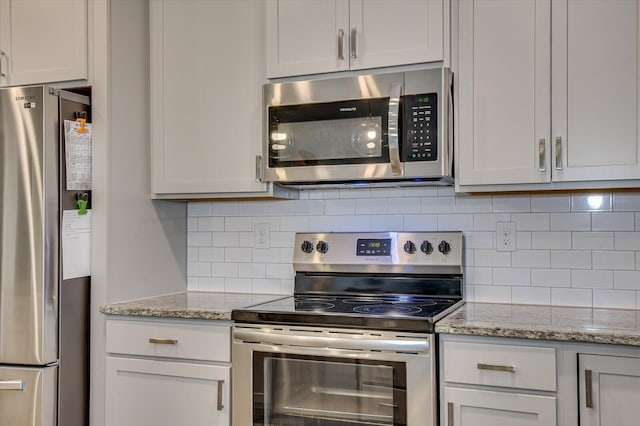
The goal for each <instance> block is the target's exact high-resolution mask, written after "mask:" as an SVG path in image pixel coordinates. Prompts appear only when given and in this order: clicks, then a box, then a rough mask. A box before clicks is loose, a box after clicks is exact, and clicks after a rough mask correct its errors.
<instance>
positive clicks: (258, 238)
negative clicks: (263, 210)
mask: <svg viewBox="0 0 640 426" xmlns="http://www.w3.org/2000/svg"><path fill="white" fill-rule="evenodd" d="M253 248H260V249H265V248H269V224H268V223H256V224H255V225H253Z"/></svg>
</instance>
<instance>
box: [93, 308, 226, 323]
mask: <svg viewBox="0 0 640 426" xmlns="http://www.w3.org/2000/svg"><path fill="white" fill-rule="evenodd" d="M231 311H232V309H229V310H176V309H163V308H155V309H154V308H143V307H139V308H133V307H132V308H125V307H118V306H113V305H105V306H101V307H100V312H101V313H103V314H106V315H122V316H134V317H156V318H183V319H210V320H227V321H230V320H231Z"/></svg>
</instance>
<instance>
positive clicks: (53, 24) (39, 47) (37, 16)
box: [0, 0, 88, 86]
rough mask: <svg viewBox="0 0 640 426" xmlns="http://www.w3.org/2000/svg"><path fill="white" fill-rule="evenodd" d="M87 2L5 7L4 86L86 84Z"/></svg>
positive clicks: (1, 40)
mask: <svg viewBox="0 0 640 426" xmlns="http://www.w3.org/2000/svg"><path fill="white" fill-rule="evenodd" d="M87 13H88V12H87V0H2V1H0V85H1V86H17V85H24V84H38V83H52V82H58V81H69V80H81V79H86V78H87Z"/></svg>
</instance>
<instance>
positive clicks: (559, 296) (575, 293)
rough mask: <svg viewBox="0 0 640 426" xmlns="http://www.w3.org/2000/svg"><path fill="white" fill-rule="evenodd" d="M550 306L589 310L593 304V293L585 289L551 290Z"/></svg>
mask: <svg viewBox="0 0 640 426" xmlns="http://www.w3.org/2000/svg"><path fill="white" fill-rule="evenodd" d="M551 304H552V305H555V306H576V307H589V308H590V307H591V306H592V304H593V291H592V290H591V289H587V288H585V289H579V288H552V289H551Z"/></svg>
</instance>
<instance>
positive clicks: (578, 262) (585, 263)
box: [551, 250, 591, 269]
mask: <svg viewBox="0 0 640 426" xmlns="http://www.w3.org/2000/svg"><path fill="white" fill-rule="evenodd" d="M551 268H557V269H591V252H590V251H579V250H552V251H551Z"/></svg>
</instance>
